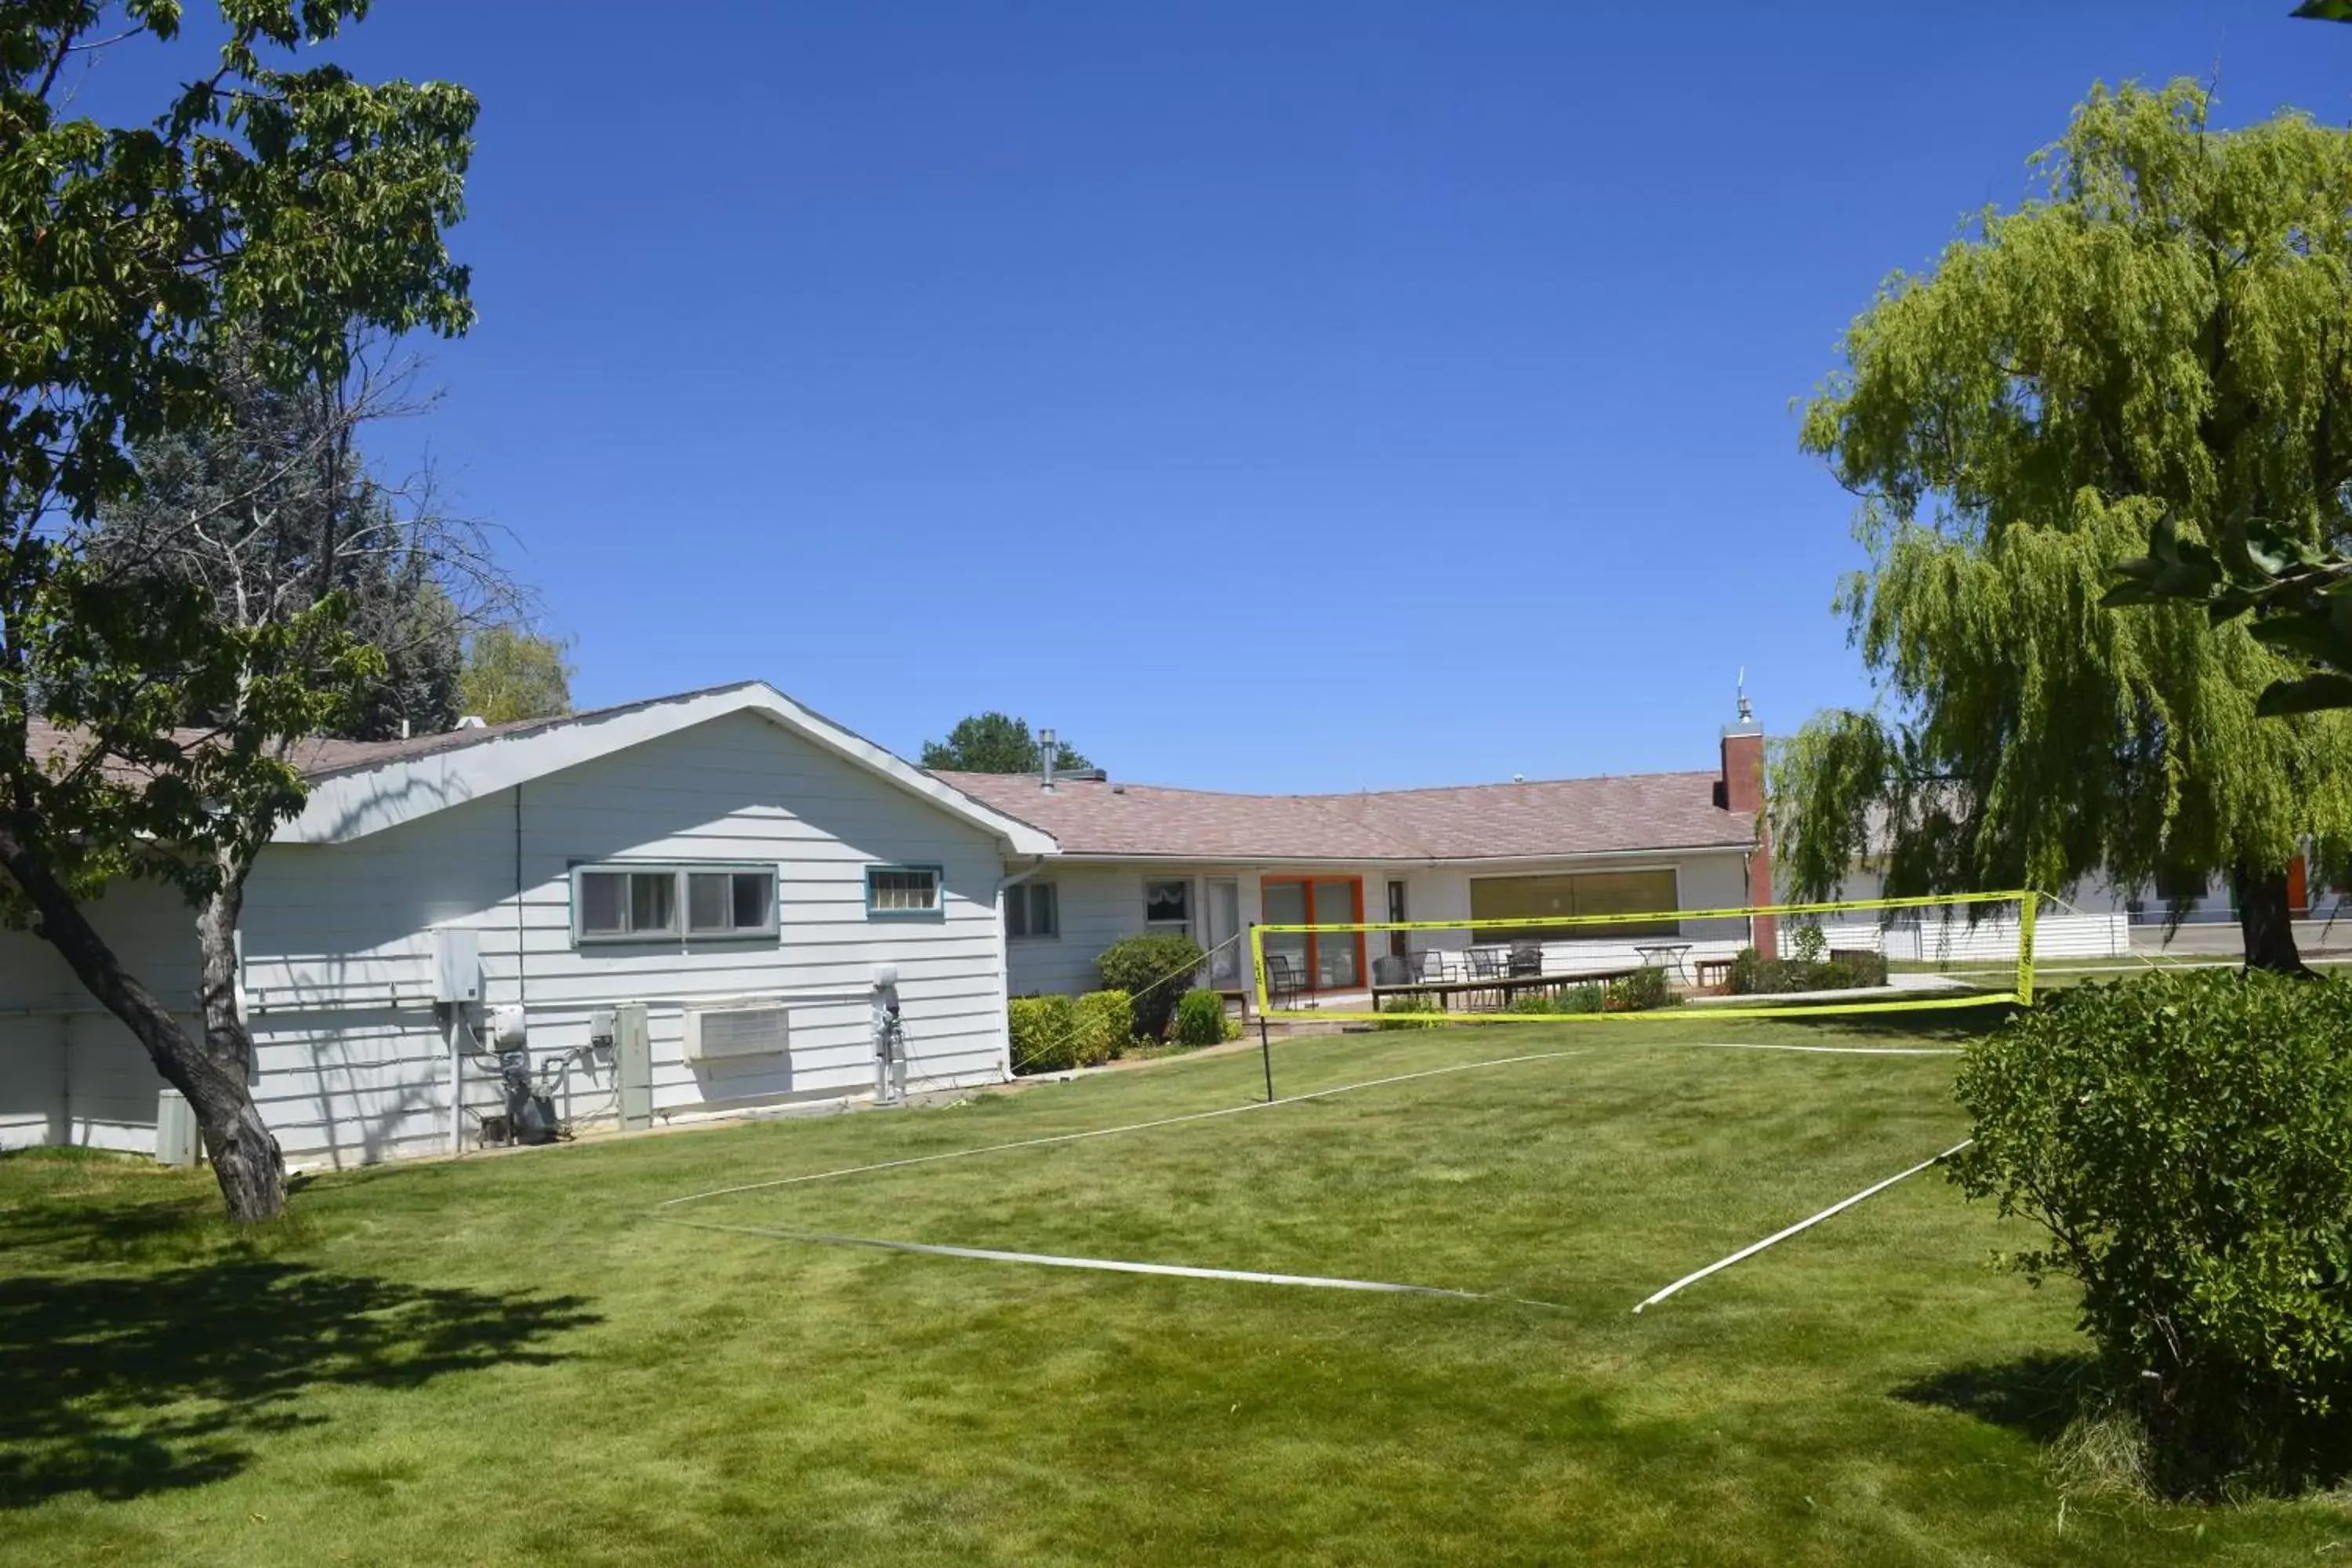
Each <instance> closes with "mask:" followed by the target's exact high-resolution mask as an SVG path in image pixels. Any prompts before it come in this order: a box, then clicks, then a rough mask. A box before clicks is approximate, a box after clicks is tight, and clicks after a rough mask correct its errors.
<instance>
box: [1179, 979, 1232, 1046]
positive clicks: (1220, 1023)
mask: <svg viewBox="0 0 2352 1568" xmlns="http://www.w3.org/2000/svg"><path fill="white" fill-rule="evenodd" d="M1229 1025H1231V1026H1232V1029H1231V1033H1230V1034H1229V1030H1228V1026H1229ZM1238 1032H1239V1026H1237V1025H1233V1022H1232V1020H1231V1019H1229V1018H1227V1017H1226V1016H1225V999H1224V998H1223V997H1222V996H1220V995H1218V994H1216V993H1215V992H1213V991H1187V992H1185V993H1184V995H1183V999H1182V1000H1181V1001H1180V1002H1178V1003H1177V1004H1176V1026H1175V1030H1174V1032H1173V1034H1172V1035H1171V1038H1172V1039H1173V1040H1174V1041H1175V1042H1176V1043H1177V1044H1178V1045H1180V1046H1215V1045H1222V1044H1223V1043H1224V1042H1225V1040H1226V1039H1227V1038H1229V1037H1231V1034H1238Z"/></svg>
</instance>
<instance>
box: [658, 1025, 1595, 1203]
mask: <svg viewBox="0 0 2352 1568" xmlns="http://www.w3.org/2000/svg"><path fill="white" fill-rule="evenodd" d="M1588 1054H1590V1053H1589V1049H1588V1048H1586V1047H1579V1048H1578V1049H1576V1050H1572V1051H1538V1052H1535V1053H1533V1054H1531V1055H1528V1056H1518V1057H1495V1058H1490V1059H1488V1060H1486V1061H1475V1062H1455V1063H1454V1064H1453V1065H1451V1066H1449V1067H1442V1068H1427V1069H1425V1070H1423V1071H1421V1072H1405V1073H1398V1074H1396V1075H1395V1076H1393V1077H1391V1078H1374V1079H1365V1080H1364V1081H1363V1082H1361V1083H1343V1084H1339V1085H1338V1086H1337V1087H1335V1088H1331V1089H1316V1090H1314V1091H1313V1092H1311V1093H1308V1094H1291V1095H1285V1096H1284V1097H1283V1098H1282V1099H1280V1100H1251V1101H1250V1102H1249V1103H1248V1104H1246V1105H1228V1106H1224V1107H1223V1108H1221V1109H1219V1110H1196V1111H1193V1112H1192V1113H1191V1114H1190V1115H1186V1116H1163V1117H1161V1118H1160V1120H1159V1121H1130V1122H1129V1123H1128V1124H1127V1125H1126V1126H1124V1127H1097V1128H1095V1129H1093V1130H1092V1131H1086V1132H1056V1133H1055V1134H1053V1135H1052V1136H1050V1137H1045V1138H1023V1139H1020V1140H1018V1141H1017V1142H1011V1143H989V1144H984V1145H982V1147H980V1148H977V1149H950V1150H949V1151H947V1152H945V1153H940V1154H915V1155H910V1156H909V1157H908V1158H907V1159H904V1160H880V1161H877V1162H876V1163H873V1164H870V1165H845V1166H843V1167H842V1168H841V1169H839V1170H837V1171H818V1172H814V1173H812V1174H809V1175H805V1176H778V1177H777V1178H775V1179H774V1180H773V1181H767V1182H746V1183H744V1184H742V1185H741V1186H737V1187H713V1188H712V1189H711V1190H710V1191H709V1192H707V1193H688V1194H687V1195H686V1196H684V1197H682V1198H667V1199H665V1200H663V1201H662V1202H660V1203H657V1204H656V1205H654V1208H655V1210H656V1212H658V1211H659V1210H662V1209H666V1208H675V1207H677V1205H679V1204H691V1203H699V1202H701V1201H702V1200H703V1199H705V1198H723V1197H726V1196H728V1195H730V1194H734V1193H756V1192H762V1191H765V1190H766V1189H767V1188H770V1187H792V1186H798V1185H799V1184H802V1183H803V1182H828V1181H831V1180H833V1179H834V1178H835V1177H836V1176H857V1175H863V1174H865V1173H866V1172H868V1171H897V1170H903V1169H904V1168H906V1167H907V1166H908V1165H929V1164H931V1163H934V1162H936V1161H940V1160H962V1159H967V1158H969V1157H971V1155H974V1154H998V1153H1003V1152H1004V1151H1006V1150H1008V1149H1042V1148H1044V1147H1045V1146H1046V1145H1047V1144H1050V1143H1076V1142H1081V1141H1082V1140H1085V1139H1088V1138H1109V1137H1112V1136H1114V1135H1116V1134H1118V1133H1121V1132H1143V1131H1150V1129H1152V1128H1154V1127H1174V1126H1177V1125H1179V1124H1180V1123H1182V1122H1186V1121H1209V1120H1211V1119H1212V1118H1214V1117H1219V1116H1240V1115H1242V1114H1244V1112H1247V1111H1252V1110H1273V1109H1274V1108H1275V1107H1276V1106H1277V1105H1300V1104H1304V1103H1305V1102H1307V1101H1308V1100H1328V1099H1329V1098H1330V1097H1331V1096H1333V1095H1335V1094H1352V1093H1354V1092H1355V1091H1356V1090H1357V1089H1381V1088H1384V1087H1386V1086H1387V1085H1390V1084H1395V1083H1411V1082H1412V1081H1413V1080H1414V1079H1424V1078H1440V1077H1443V1076H1444V1075H1445V1074H1447V1073H1454V1072H1469V1071H1471V1070H1473V1069H1474V1068H1502V1067H1511V1066H1515V1065H1516V1064H1517V1063H1520V1062H1548V1061H1557V1060H1559V1058H1563V1057H1580V1056H1585V1055H1588Z"/></svg>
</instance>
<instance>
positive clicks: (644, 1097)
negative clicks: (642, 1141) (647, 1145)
mask: <svg viewBox="0 0 2352 1568" xmlns="http://www.w3.org/2000/svg"><path fill="white" fill-rule="evenodd" d="M613 1082H614V1088H615V1089H617V1090H618V1092H619V1096H620V1102H621V1130H622V1131H625V1132H642V1131H645V1130H646V1129H647V1128H649V1127H651V1126H652V1125H653V1124H654V1047H653V1039H652V1037H651V1035H650V1034H649V1033H648V1031H647V1029H646V1005H645V1004H644V1003H642V1002H624V1003H623V1004H621V1005H619V1006H618V1007H615V1008H614V1009H613Z"/></svg>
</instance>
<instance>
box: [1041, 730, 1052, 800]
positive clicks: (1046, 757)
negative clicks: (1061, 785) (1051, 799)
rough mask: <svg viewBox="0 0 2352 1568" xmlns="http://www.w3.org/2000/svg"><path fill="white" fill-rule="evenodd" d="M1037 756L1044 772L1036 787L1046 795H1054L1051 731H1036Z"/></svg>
mask: <svg viewBox="0 0 2352 1568" xmlns="http://www.w3.org/2000/svg"><path fill="white" fill-rule="evenodd" d="M1037 755H1038V758H1039V760H1040V761H1041V762H1042V763H1043V764H1044V770H1045V771H1044V776H1043V778H1042V779H1041V780H1040V781H1039V783H1038V785H1037V787H1038V788H1039V789H1042V790H1044V791H1045V793H1046V794H1047V795H1051V794H1053V793H1054V731H1051V730H1040V731H1037Z"/></svg>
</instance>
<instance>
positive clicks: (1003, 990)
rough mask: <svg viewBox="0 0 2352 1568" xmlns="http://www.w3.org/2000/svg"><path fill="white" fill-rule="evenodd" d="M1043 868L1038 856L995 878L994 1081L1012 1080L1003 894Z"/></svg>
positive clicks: (1009, 956)
mask: <svg viewBox="0 0 2352 1568" xmlns="http://www.w3.org/2000/svg"><path fill="white" fill-rule="evenodd" d="M1044 869H1045V857H1044V856H1043V855H1040V856H1038V857H1037V858H1035V859H1034V860H1032V861H1030V862H1029V868H1028V869H1027V870H1025V871H1007V872H1006V873H1005V874H1004V875H1003V876H1002V877H999V878H998V879H996V973H997V976H998V979H999V981H1000V984H999V985H998V988H997V995H996V1014H997V1016H998V1017H1000V1018H1003V1020H1004V1055H1003V1058H1002V1059H1001V1060H999V1061H998V1062H997V1064H996V1080H997V1081H998V1082H999V1083H1011V1082H1012V1081H1013V1023H1012V1018H1011V1013H1012V1009H1013V939H1012V938H1011V937H1009V936H1007V935H1005V934H1004V894H1005V890H1006V889H1010V888H1017V887H1019V886H1020V885H1021V884H1022V883H1024V882H1025V881H1027V880H1028V879H1030V878H1032V877H1034V876H1035V875H1036V874H1037V873H1038V872H1040V871H1042V870H1044Z"/></svg>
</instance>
